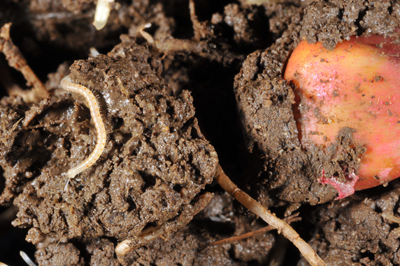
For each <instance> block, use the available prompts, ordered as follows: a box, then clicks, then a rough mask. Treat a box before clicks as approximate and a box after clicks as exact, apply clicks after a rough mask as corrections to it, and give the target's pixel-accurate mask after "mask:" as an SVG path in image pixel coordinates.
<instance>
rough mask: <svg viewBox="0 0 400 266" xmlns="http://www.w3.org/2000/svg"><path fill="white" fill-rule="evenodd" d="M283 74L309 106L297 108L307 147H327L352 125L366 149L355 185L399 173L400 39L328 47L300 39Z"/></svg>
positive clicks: (371, 184)
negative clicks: (327, 48)
mask: <svg viewBox="0 0 400 266" xmlns="http://www.w3.org/2000/svg"><path fill="white" fill-rule="evenodd" d="M284 78H285V80H287V81H288V82H292V83H293V84H294V85H295V90H296V94H297V95H298V96H299V98H300V104H302V105H303V106H306V108H302V110H305V111H302V112H301V113H299V112H297V113H295V117H297V118H298V120H297V122H298V123H299V124H298V128H301V143H302V145H303V147H304V148H305V149H308V148H310V147H311V146H312V145H320V146H321V147H329V145H330V144H332V143H333V142H334V141H335V139H336V138H337V136H338V132H339V130H340V129H342V128H345V127H349V128H351V129H354V133H353V139H354V141H355V142H356V143H357V145H362V146H364V147H365V148H366V152H365V154H364V156H363V157H362V158H360V159H361V162H360V167H359V169H358V170H357V171H356V173H355V174H356V175H357V176H358V177H359V179H358V181H357V182H355V184H354V183H353V186H354V188H355V189H356V190H360V189H366V188H370V187H374V186H377V185H380V184H385V183H387V182H388V181H391V180H393V179H395V178H397V177H399V176H400V45H399V44H396V43H394V42H393V40H392V39H389V38H384V37H382V36H370V37H352V38H351V39H350V40H349V41H343V42H342V43H339V44H338V45H337V46H336V48H335V49H334V50H332V51H328V50H326V49H325V48H323V46H322V44H321V43H316V44H309V43H307V42H306V41H302V42H300V44H299V45H298V46H297V47H296V48H295V49H294V51H293V53H292V54H291V56H290V58H289V60H288V64H287V67H286V69H285V73H284ZM323 182H327V183H331V181H326V179H325V180H323ZM332 182H333V181H332ZM337 189H338V190H339V194H340V193H341V191H340V188H337ZM353 191H354V190H353ZM348 194H349V193H347V194H346V195H348Z"/></svg>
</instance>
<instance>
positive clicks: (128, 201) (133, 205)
mask: <svg viewBox="0 0 400 266" xmlns="http://www.w3.org/2000/svg"><path fill="white" fill-rule="evenodd" d="M126 202H127V203H128V204H129V207H128V212H131V211H133V210H136V209H137V208H136V203H135V202H134V201H133V198H132V197H131V196H129V197H128V198H127V199H126Z"/></svg>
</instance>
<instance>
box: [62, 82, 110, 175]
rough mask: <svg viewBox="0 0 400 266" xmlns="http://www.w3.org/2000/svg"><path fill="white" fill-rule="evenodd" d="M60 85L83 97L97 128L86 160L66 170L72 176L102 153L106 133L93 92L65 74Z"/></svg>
mask: <svg viewBox="0 0 400 266" xmlns="http://www.w3.org/2000/svg"><path fill="white" fill-rule="evenodd" d="M60 85H61V87H62V88H63V89H64V90H66V91H69V92H75V93H79V94H80V95H82V96H83V97H85V99H86V101H87V103H88V105H89V109H90V114H91V116H92V119H93V121H94V125H95V126H96V130H97V144H96V147H95V148H94V150H93V152H92V153H91V154H90V155H89V157H88V158H86V160H84V161H83V162H81V163H80V164H79V165H77V166H76V167H74V168H71V169H69V170H68V172H67V176H68V177H69V178H74V177H75V176H76V175H77V174H79V173H81V172H83V171H84V170H85V169H87V168H89V167H90V166H92V165H93V164H94V163H95V162H96V161H97V159H98V158H99V157H100V155H101V154H102V153H103V150H104V147H105V145H106V138H107V133H106V129H105V127H104V123H103V120H102V119H101V115H100V106H99V102H98V101H97V99H96V97H95V96H94V94H93V93H92V92H91V91H90V90H89V89H88V88H86V87H84V86H82V85H79V84H75V83H72V82H71V78H70V77H69V76H65V77H64V78H63V79H62V80H61V82H60Z"/></svg>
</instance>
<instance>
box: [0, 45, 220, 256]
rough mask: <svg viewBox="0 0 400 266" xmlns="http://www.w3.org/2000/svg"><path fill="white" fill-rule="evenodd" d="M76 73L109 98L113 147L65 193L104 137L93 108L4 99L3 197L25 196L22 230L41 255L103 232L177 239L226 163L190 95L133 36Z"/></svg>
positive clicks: (59, 99)
mask: <svg viewBox="0 0 400 266" xmlns="http://www.w3.org/2000/svg"><path fill="white" fill-rule="evenodd" d="M70 70H71V73H70V77H71V79H72V81H73V82H75V83H79V84H82V85H83V86H86V87H88V88H89V89H90V90H91V91H92V92H93V93H94V94H95V95H96V96H97V98H98V100H99V102H100V105H101V111H102V116H103V120H104V121H105V127H106V130H107V133H108V140H107V144H106V147H105V150H104V151H103V154H102V155H101V157H100V158H99V160H98V161H97V162H96V163H95V165H93V166H91V167H89V168H88V169H87V170H85V171H84V172H82V173H81V174H80V175H78V176H77V177H75V178H74V179H71V180H70V183H69V185H68V186H67V189H65V190H64V187H65V185H66V183H67V181H68V180H67V179H68V178H67V177H66V176H65V175H64V173H66V171H67V170H68V169H70V168H71V167H73V166H75V165H76V164H77V163H79V162H81V161H82V160H84V159H85V158H86V157H87V156H88V155H89V154H90V152H91V150H92V149H93V148H94V146H95V143H96V141H97V140H96V133H95V132H96V131H95V129H94V125H92V124H91V119H90V112H89V110H88V108H87V107H86V106H85V102H84V101H81V100H80V99H79V97H77V100H75V98H74V97H75V95H74V96H73V97H71V95H68V94H64V95H62V96H53V97H52V98H49V99H46V100H43V101H41V102H40V103H38V104H34V105H32V106H30V107H27V106H24V105H23V104H22V103H21V102H18V101H14V100H13V99H10V98H4V99H3V105H2V107H1V108H2V109H3V110H2V112H1V114H2V115H1V129H2V130H1V139H2V141H1V142H0V143H1V146H0V151H1V152H2V155H3V156H2V157H1V161H0V164H1V167H2V169H3V171H4V173H3V175H4V177H5V189H4V190H3V191H2V194H1V196H0V201H1V202H2V203H3V204H4V203H7V202H9V201H10V200H11V199H12V198H13V197H14V196H16V195H17V194H19V193H20V194H19V195H18V197H17V198H16V199H15V200H14V204H15V205H16V206H18V207H19V212H18V214H17V217H18V218H17V219H16V220H15V221H14V222H13V225H14V226H19V227H31V229H30V230H29V232H28V236H27V240H28V241H29V242H32V243H33V244H37V245H38V247H39V248H41V249H42V251H43V249H49V248H50V249H51V247H53V248H58V247H57V245H56V246H54V245H52V243H58V242H61V243H67V242H68V241H69V240H70V239H73V238H74V239H84V240H85V241H92V240H91V239H95V238H98V237H103V236H104V237H110V238H112V239H115V240H118V241H121V240H124V239H127V238H132V239H134V240H137V241H139V242H140V245H143V244H145V243H146V241H145V240H143V239H141V238H140V237H139V235H140V234H141V233H142V232H143V230H146V232H148V231H151V230H152V228H155V229H157V230H163V232H164V233H166V234H168V233H170V232H174V231H176V230H177V229H179V228H181V227H183V226H184V225H185V224H187V223H188V222H189V221H190V220H191V219H192V218H193V216H194V215H195V214H196V213H198V212H199V211H200V210H201V209H203V208H204V206H205V205H206V204H207V203H208V202H209V200H210V198H211V197H210V195H211V194H210V193H206V194H203V195H202V196H200V197H198V198H196V199H195V197H196V196H198V195H199V193H201V191H202V190H203V189H204V188H205V185H206V184H209V183H210V182H211V181H212V179H213V177H214V175H215V171H216V166H217V164H218V159H217V154H216V152H215V151H214V148H213V147H212V146H211V145H210V144H209V143H208V142H207V141H206V140H205V139H204V137H203V136H202V134H201V132H200V130H199V128H198V125H197V120H196V118H195V117H194V107H193V99H192V97H191V96H190V93H189V92H188V91H182V93H181V94H180V95H178V96H177V97H174V96H173V95H172V91H171V89H170V88H169V87H168V86H167V84H165V83H164V82H163V80H162V78H160V76H159V73H160V71H161V70H162V67H161V64H160V61H159V59H157V58H156V57H152V56H151V54H150V52H149V51H148V50H147V49H146V48H145V47H143V46H139V45H136V44H135V42H134V41H133V40H131V39H129V38H128V37H124V38H123V42H122V43H121V44H120V45H118V46H116V47H115V48H114V49H113V50H112V51H111V52H110V53H109V54H108V55H99V56H97V57H91V58H89V59H87V60H79V61H76V62H75V63H74V64H73V65H72V66H71V67H70ZM21 118H23V120H22V121H20V122H19V119H21ZM18 122H19V123H18ZM38 152H39V154H41V155H40V156H38ZM21 191H22V192H21ZM133 242H135V241H133ZM133 244H134V243H132V245H133ZM68 245H69V244H65V247H68ZM60 248H61V247H60ZM43 252H44V251H43ZM46 252H50V251H46ZM52 252H53V251H52ZM37 255H38V254H37ZM38 256H39V257H41V256H42V255H40V254H39V255H38ZM71 259H72V258H71ZM78 261H79V259H78V260H77V261H76V263H78Z"/></svg>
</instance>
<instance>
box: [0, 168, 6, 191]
mask: <svg viewBox="0 0 400 266" xmlns="http://www.w3.org/2000/svg"><path fill="white" fill-rule="evenodd" d="M5 187H6V179H5V177H4V170H3V167H0V195H1V194H3V191H4V189H5Z"/></svg>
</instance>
